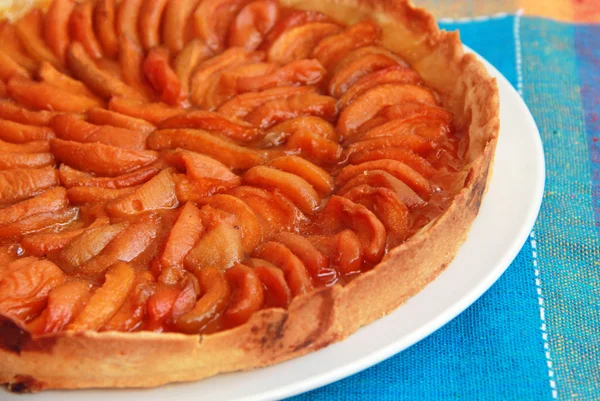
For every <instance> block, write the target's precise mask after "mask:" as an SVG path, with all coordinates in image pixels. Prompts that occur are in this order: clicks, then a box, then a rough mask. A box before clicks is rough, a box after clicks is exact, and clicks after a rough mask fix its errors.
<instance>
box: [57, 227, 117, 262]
mask: <svg viewBox="0 0 600 401" xmlns="http://www.w3.org/2000/svg"><path fill="white" fill-rule="evenodd" d="M126 227H127V223H119V224H110V225H101V226H94V227H88V228H87V229H85V230H84V231H83V232H82V233H81V234H79V235H78V236H77V237H75V238H74V239H73V240H72V241H71V242H69V243H68V244H67V245H66V246H65V247H64V248H62V250H61V251H60V254H59V256H58V261H59V262H60V265H61V267H62V268H63V269H64V270H65V271H66V272H68V273H77V272H78V268H79V266H81V265H83V264H84V263H86V262H88V261H89V260H91V259H92V258H93V257H94V256H96V255H98V254H99V253H100V252H102V250H103V249H104V248H105V247H106V246H107V245H108V244H109V243H110V242H111V241H112V240H113V239H114V238H115V237H116V236H117V235H119V233H120V232H121V231H123V230H124V229H125V228H126Z"/></svg>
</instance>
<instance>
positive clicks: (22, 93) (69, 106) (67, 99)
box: [7, 77, 102, 113]
mask: <svg viewBox="0 0 600 401" xmlns="http://www.w3.org/2000/svg"><path fill="white" fill-rule="evenodd" d="M7 89H8V93H9V95H10V97H12V98H13V99H14V100H16V101H17V102H19V103H21V104H23V105H24V106H26V107H30V108H32V109H36V110H50V111H58V112H65V113H85V112H86V111H87V110H89V109H91V108H93V107H101V106H102V102H100V101H99V100H97V99H93V98H90V97H88V96H83V95H78V94H75V93H72V92H69V91H68V90H65V89H61V88H58V87H56V86H54V85H51V84H48V83H46V82H35V81H32V80H29V79H23V78H17V77H13V78H12V79H11V80H10V81H8V85H7Z"/></svg>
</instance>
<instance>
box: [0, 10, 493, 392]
mask: <svg viewBox="0 0 600 401" xmlns="http://www.w3.org/2000/svg"><path fill="white" fill-rule="evenodd" d="M282 3H283V4H286V5H292V6H295V7H298V8H305V9H317V10H320V11H322V12H325V13H326V14H329V15H331V16H333V17H334V18H336V19H338V20H342V21H344V22H346V23H353V22H356V21H357V20H359V19H361V18H363V17H365V16H369V17H371V18H374V19H375V20H376V21H377V22H378V23H380V24H381V26H382V28H383V32H384V37H383V43H384V44H385V45H386V46H387V47H388V48H390V49H392V50H394V51H396V52H398V53H399V54H401V55H402V56H403V57H404V58H405V59H406V60H407V61H408V62H409V63H410V64H411V65H412V67H413V68H414V69H415V70H416V71H418V72H419V73H420V74H421V76H422V77H423V79H424V81H425V82H426V83H427V84H428V86H429V87H431V88H433V89H434V90H436V91H437V93H438V94H440V96H441V98H442V101H443V103H444V105H445V107H446V108H448V109H449V110H450V111H451V112H452V113H453V114H454V116H455V123H456V125H457V128H458V129H461V130H464V131H466V132H468V134H469V149H468V152H467V156H466V167H465V169H464V171H463V173H462V175H461V180H460V184H461V188H460V190H458V191H457V194H456V196H455V198H454V201H453V202H452V204H451V206H450V207H449V208H448V210H446V211H445V212H444V213H443V214H442V215H441V216H439V217H438V218H437V219H436V220H434V221H432V222H431V223H429V224H428V225H427V226H426V227H424V228H423V229H422V230H420V231H419V232H418V233H417V234H416V235H414V236H413V237H411V238H410V239H409V240H408V241H406V242H405V243H403V244H402V245H400V246H398V247H396V248H394V249H392V250H390V252H389V253H388V254H387V255H386V256H385V257H384V259H383V260H382V261H381V263H379V264H378V265H377V266H376V267H375V268H374V269H372V270H371V271H369V272H367V273H363V274H361V275H360V276H359V277H358V278H356V279H355V280H353V281H352V282H351V283H350V284H348V285H346V286H345V287H342V286H340V285H335V286H333V287H329V288H323V289H319V290H315V291H313V292H311V293H309V294H306V295H303V296H300V297H297V298H295V299H294V300H293V301H292V303H291V304H290V306H289V308H288V310H283V309H267V310H262V311H259V312H258V313H256V314H255V315H254V316H252V318H251V319H250V320H249V321H248V322H247V323H245V324H244V325H242V326H239V327H237V328H234V329H231V330H227V331H223V332H218V333H215V334H208V335H184V334H177V333H161V334H158V333H153V332H136V333H121V332H101V333H99V332H95V331H89V332H83V333H73V332H61V333H58V334H52V335H46V336H41V337H38V338H32V337H31V336H30V335H29V334H28V333H27V332H26V331H24V330H21V329H20V328H19V327H18V326H17V325H16V324H15V323H14V322H11V321H9V320H7V319H5V320H3V321H0V360H2V363H1V364H0V382H1V383H7V384H8V386H9V389H10V390H12V391H18V392H23V391H37V390H41V389H51V388H89V387H154V386H159V385H162V384H166V383H171V382H184V381H193V380H199V379H201V378H205V377H209V376H212V375H216V374H218V373H222V372H231V371H239V370H249V369H253V368H257V367H261V366H267V365H272V364H275V363H278V362H282V361H284V360H288V359H291V358H295V357H298V356H301V355H304V354H307V353H309V352H312V351H315V350H317V349H319V348H322V347H325V346H327V345H328V344H331V343H333V342H336V341H340V340H342V339H344V338H346V337H347V336H348V335H350V334H352V333H353V332H355V331H356V330H357V329H358V328H359V327H361V326H363V325H366V324H368V323H370V322H372V321H374V320H376V319H378V318H380V317H382V316H384V315H385V314H387V313H389V312H391V311H392V310H394V309H395V308H397V307H398V306H400V305H401V304H403V303H404V302H406V300H408V299H409V298H410V297H411V296H413V295H414V294H416V293H417V292H419V291H420V290H421V289H422V288H423V287H424V286H426V285H427V284H428V283H429V282H431V281H432V280H433V279H434V278H435V277H437V275H438V274H439V273H440V272H441V271H442V270H443V269H444V268H445V267H446V266H447V265H448V264H449V263H450V261H451V260H452V259H453V257H454V255H455V254H456V252H457V250H458V248H459V247H460V245H461V244H462V242H463V241H464V239H465V238H466V236H467V233H468V231H469V229H470V227H471V223H472V222H473V219H474V218H475V216H476V215H477V213H478V211H479V206H480V203H481V199H482V197H483V195H484V192H485V189H486V186H487V182H488V179H489V176H490V169H491V166H492V162H493V156H494V150H495V147H496V142H497V137H498V131H499V106H498V102H499V100H498V91H497V87H496V82H495V80H494V79H492V78H491V77H490V76H489V75H488V73H487V72H486V70H485V68H484V66H483V65H482V64H481V63H480V62H479V61H477V60H476V58H475V56H473V55H471V54H464V53H463V46H462V44H461V42H460V39H459V36H458V34H457V33H448V32H442V31H440V30H439V29H438V28H437V25H436V23H435V20H434V19H433V17H432V16H431V15H430V14H428V13H427V12H426V11H424V10H422V9H419V8H415V7H413V6H412V5H410V4H409V3H408V2H406V1H403V0H394V1H388V0H364V1H361V0H327V1H323V0H308V1H303V0H284V1H282ZM462 178H464V180H463V179H462Z"/></svg>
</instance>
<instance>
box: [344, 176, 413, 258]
mask: <svg viewBox="0 0 600 401" xmlns="http://www.w3.org/2000/svg"><path fill="white" fill-rule="evenodd" d="M344 197H345V198H348V199H350V200H351V201H352V202H354V203H358V204H361V205H363V206H365V207H366V208H367V209H369V210H370V211H372V212H373V214H375V216H377V218H378V219H379V221H381V222H382V223H383V225H384V226H385V228H386V230H387V233H388V236H389V240H390V242H391V246H396V245H398V244H399V243H401V242H402V241H404V240H405V239H406V238H407V237H408V235H409V231H410V227H409V220H408V219H409V216H408V208H407V207H406V205H405V204H404V203H403V202H402V200H400V198H399V197H398V195H396V193H395V192H394V191H392V190H391V189H387V188H381V187H379V188H374V187H371V186H369V185H359V186H356V187H354V188H352V189H351V190H349V191H348V192H346V193H345V194H344Z"/></svg>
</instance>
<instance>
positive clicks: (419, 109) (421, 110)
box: [379, 102, 452, 125]
mask: <svg viewBox="0 0 600 401" xmlns="http://www.w3.org/2000/svg"><path fill="white" fill-rule="evenodd" d="M379 115H381V116H383V117H385V118H387V119H388V120H396V119H405V118H409V117H431V118H432V119H436V120H441V121H444V122H446V123H447V124H448V125H450V124H451V123H452V113H450V112H449V111H447V110H445V109H444V108H442V107H439V106H432V105H428V104H423V103H410V102H408V103H401V104H395V105H393V106H390V107H387V108H385V109H383V110H382V111H381V112H380V113H379Z"/></svg>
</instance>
